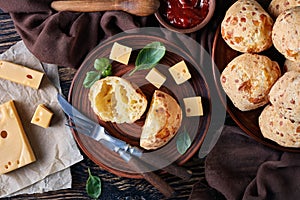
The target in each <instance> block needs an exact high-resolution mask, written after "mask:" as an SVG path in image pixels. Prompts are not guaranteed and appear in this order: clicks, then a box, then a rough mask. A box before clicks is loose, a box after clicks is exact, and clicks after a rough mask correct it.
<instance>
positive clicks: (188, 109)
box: [183, 96, 203, 117]
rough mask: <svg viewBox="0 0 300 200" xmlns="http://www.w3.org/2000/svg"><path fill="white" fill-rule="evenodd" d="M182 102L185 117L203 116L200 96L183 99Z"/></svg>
mask: <svg viewBox="0 0 300 200" xmlns="http://www.w3.org/2000/svg"><path fill="white" fill-rule="evenodd" d="M183 102H184V106H185V114H186V116H187V117H193V116H202V115H203V108H202V101H201V97H200V96H196V97H188V98H184V99H183Z"/></svg>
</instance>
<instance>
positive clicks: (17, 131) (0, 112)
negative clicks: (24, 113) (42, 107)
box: [0, 100, 35, 174]
mask: <svg viewBox="0 0 300 200" xmlns="http://www.w3.org/2000/svg"><path fill="white" fill-rule="evenodd" d="M34 161H35V156H34V153H33V151H32V148H31V146H30V144H29V141H28V139H27V136H26V134H25V131H24V129H23V126H22V123H21V121H20V118H19V115H18V112H17V110H16V107H15V105H14V102H13V101H12V100H11V101H8V102H6V103H4V104H2V105H0V174H4V173H7V172H10V171H13V170H15V169H18V168H20V167H23V166H25V165H27V164H29V163H32V162H34Z"/></svg>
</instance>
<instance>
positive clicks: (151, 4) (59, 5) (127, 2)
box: [51, 0, 160, 16]
mask: <svg viewBox="0 0 300 200" xmlns="http://www.w3.org/2000/svg"><path fill="white" fill-rule="evenodd" d="M159 6H160V2H159V0H62V1H53V2H52V3H51V7H52V8H53V9H54V10H56V11H74V12H98V11H107V10H122V11H125V12H128V13H131V14H133V15H137V16H148V15H151V14H153V13H155V12H156V11H157V9H158V8H159Z"/></svg>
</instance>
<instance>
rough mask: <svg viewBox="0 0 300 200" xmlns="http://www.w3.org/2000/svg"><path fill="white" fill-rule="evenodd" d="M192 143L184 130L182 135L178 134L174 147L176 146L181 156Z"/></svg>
mask: <svg viewBox="0 0 300 200" xmlns="http://www.w3.org/2000/svg"><path fill="white" fill-rule="evenodd" d="M191 144H192V141H191V138H190V135H189V133H188V132H187V131H186V129H185V128H184V130H183V132H182V133H179V135H178V137H177V140H176V145H177V151H178V152H179V153H180V154H181V155H183V154H184V153H185V152H186V151H187V150H188V148H189V147H190V146H191Z"/></svg>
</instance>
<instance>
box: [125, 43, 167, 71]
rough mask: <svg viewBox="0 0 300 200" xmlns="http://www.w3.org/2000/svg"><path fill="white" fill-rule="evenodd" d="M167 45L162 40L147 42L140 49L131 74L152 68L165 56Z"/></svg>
mask: <svg viewBox="0 0 300 200" xmlns="http://www.w3.org/2000/svg"><path fill="white" fill-rule="evenodd" d="M165 53H166V47H165V46H164V45H163V44H162V43H161V42H152V43H149V44H147V45H146V46H145V47H144V48H143V49H141V50H140V51H139V54H138V56H137V58H136V60H135V68H134V69H133V70H132V71H131V72H130V74H129V75H130V76H131V75H132V74H133V73H134V72H136V71H138V70H143V69H151V68H153V67H154V66H155V65H157V63H158V62H159V61H160V60H161V59H162V58H163V57H164V55H165Z"/></svg>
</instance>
